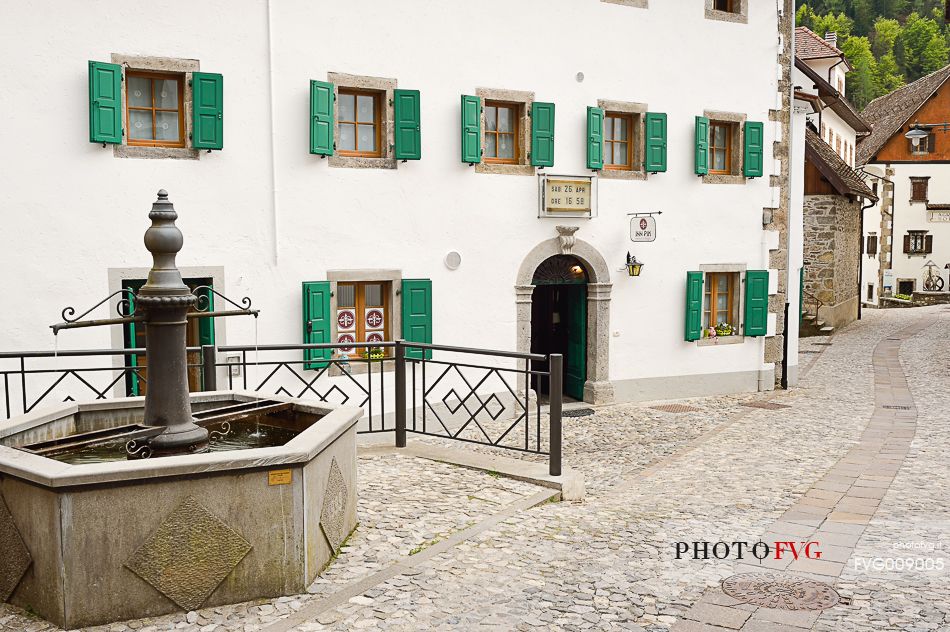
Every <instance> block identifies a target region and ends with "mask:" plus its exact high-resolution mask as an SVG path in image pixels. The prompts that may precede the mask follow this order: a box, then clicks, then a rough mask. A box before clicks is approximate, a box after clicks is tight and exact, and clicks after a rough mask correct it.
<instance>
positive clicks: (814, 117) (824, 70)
mask: <svg viewBox="0 0 950 632" xmlns="http://www.w3.org/2000/svg"><path fill="white" fill-rule="evenodd" d="M806 63H808V65H809V66H810V67H811V68H813V69H814V70H815V71H816V72H817V73H818V74H819V75H820V76H822V77H824V78H826V79H827V77H828V68H829V67H830V66H831V64H830V63H823V60H812V61H809V62H806ZM843 67H844V66H843V65H842V66H838V67H837V68H835V70H834V71H833V75H834V74H835V73H837V72H839V69H840V68H843ZM841 72H843V71H841ZM792 77H793V82H794V84H795V85H796V86H799V87H800V88H801V89H802V91H803V92H807V93H809V94H818V90H816V89H815V84H814V83H812V80H811V79H809V78H808V77H807V76H805V73H803V72H802V71H800V70H798V69H797V68H794V67H793V68H792ZM833 85H837V84H833ZM808 120H809V121H811V122H812V124H814V126H815V129H817V130H818V131H819V134H820V133H821V126H822V125H824V126H825V135H824V136H823V137H822V138H823V139H824V140H825V142H827V141H828V130H831V131H833V132H834V134H835V137H838V136H840V137H841V139H842V140H841V143H842V145H841V151H839V152H838V155H839V156H841V158H842V159H843V160H845V162H848V163H849V164H850V165H851V166H852V167H853V166H854V147H855V145H856V144H857V143H856V141H857V135H856V133H855V131H854V129H853V128H852V127H851V126H850V125H848V123H846V122H845V121H844V119H842V118H841V117H840V116H838V115H837V114H836V113H835V111H834V110H832V109H831V108H830V107H826V108H825V109H824V110H822V112H821V114H820V115H819V114H818V113H817V112H814V113H811V114H809V115H808ZM845 141H847V143H848V144H849V145H850V146H851V147H852V152H851V154H850V155H849V156H846V155H845V151H844V143H845ZM830 145H831V147H832V148H836V144H835V143H834V141H832V143H830Z"/></svg>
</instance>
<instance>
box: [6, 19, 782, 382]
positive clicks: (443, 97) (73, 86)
mask: <svg viewBox="0 0 950 632" xmlns="http://www.w3.org/2000/svg"><path fill="white" fill-rule="evenodd" d="M749 4H750V7H749V20H748V24H746V25H743V24H733V23H726V22H720V21H711V20H707V19H705V18H704V3H703V2H702V0H690V1H689V2H686V1H685V0H684V1H683V2H677V3H662V2H654V3H651V6H650V8H649V9H646V10H644V9H634V8H630V7H626V6H621V5H616V4H609V3H602V2H597V1H594V0H590V1H588V2H576V1H575V0H546V1H543V2H542V1H541V0H531V1H526V2H520V3H510V2H504V1H502V0H485V1H484V2H483V3H481V5H480V7H479V8H478V10H474V11H473V10H472V9H471V7H467V6H466V7H462V6H457V5H455V4H454V3H448V2H431V1H423V0H411V1H410V0H406V1H404V2H402V3H399V4H398V5H397V4H395V3H393V4H388V3H387V4H378V3H372V4H370V3H359V2H357V3H350V4H343V5H340V4H335V5H333V7H332V11H331V10H329V8H328V5H325V4H322V3H314V2H307V1H304V0H282V1H281V2H272V3H271V4H270V7H268V4H267V3H265V2H263V1H250V0H241V1H239V2H235V1H226V0H213V1H207V2H201V3H190V2H184V1H178V0H169V1H166V2H163V3H160V5H161V6H152V7H151V8H150V10H149V11H148V20H147V23H145V22H143V14H142V9H141V7H137V6H133V5H130V4H128V3H122V2H119V1H118V0H108V1H105V0H100V1H96V2H86V3H82V4H81V5H79V4H76V5H71V4H63V3H54V2H52V1H46V2H30V3H14V4H10V5H9V6H7V7H5V11H4V13H5V17H4V20H3V26H2V27H0V28H2V30H3V33H2V34H3V37H0V52H2V53H3V56H4V58H5V59H7V60H19V61H22V62H23V63H25V64H28V65H29V66H30V67H31V68H34V69H42V71H41V72H40V71H36V72H23V71H22V68H23V64H14V63H9V64H5V65H4V67H3V69H2V70H0V73H3V75H4V78H5V79H6V82H7V85H10V86H16V90H8V91H4V92H3V93H0V110H2V111H3V112H4V113H6V118H7V119H8V120H11V121H17V122H18V124H17V125H6V126H3V127H2V129H0V142H2V144H3V146H4V147H6V148H7V150H8V152H10V153H9V154H8V155H10V156H11V159H8V160H7V161H6V164H5V176H6V177H5V181H6V184H5V185H4V187H3V188H2V189H0V208H2V209H3V212H4V217H5V218H7V223H6V230H4V231H2V233H0V264H2V267H0V269H3V270H5V271H6V272H5V273H4V276H3V278H2V280H0V285H2V290H3V292H4V294H5V295H6V296H10V297H14V296H15V297H17V299H16V301H15V303H14V302H11V307H13V308H12V309H6V310H3V312H2V313H0V349H37V348H51V347H52V339H51V336H50V335H49V330H48V328H47V325H48V324H50V323H53V322H57V321H59V320H60V318H59V312H60V309H61V308H62V307H63V306H64V305H67V304H74V305H77V307H82V306H88V305H91V304H93V303H94V302H95V301H96V300H98V299H99V298H100V297H103V296H105V295H106V294H107V293H108V290H109V285H108V281H109V279H108V273H107V270H108V269H109V268H125V267H137V266H147V265H149V264H150V260H149V257H148V254H147V252H146V251H145V250H144V247H143V245H142V234H143V232H144V230H145V229H146V227H147V226H148V220H147V212H148V210H149V207H150V204H151V202H152V201H153V200H154V198H155V192H156V191H157V190H158V189H159V188H162V187H164V188H166V189H168V190H169V192H170V196H171V200H172V201H173V202H174V203H175V206H176V209H177V210H178V212H179V215H180V219H179V222H178V224H179V226H180V227H181V229H182V231H183V232H184V235H185V247H184V250H183V251H182V252H181V254H180V256H179V258H178V263H179V265H181V266H195V267H206V266H221V267H223V268H224V271H225V273H224V278H225V279H226V286H225V287H223V288H219V289H221V290H222V291H224V292H225V293H226V294H228V295H230V296H236V297H239V296H244V295H250V296H251V297H252V298H253V299H254V303H255V306H256V307H259V308H260V309H261V310H262V312H261V317H260V319H259V338H260V341H261V342H262V343H263V342H299V341H300V340H301V333H300V332H301V306H300V293H301V291H300V284H301V282H302V281H311V280H322V279H325V278H326V271H327V269H345V268H395V269H401V270H402V273H403V277H410V278H411V277H428V278H431V279H432V280H433V285H434V339H435V341H436V342H438V343H444V344H462V345H466V346H483V347H489V348H501V349H513V348H514V347H515V337H516V332H515V327H514V323H515V295H514V290H513V285H514V283H515V273H516V271H517V269H518V266H519V264H520V263H521V261H522V259H523V257H524V256H525V254H526V253H527V252H528V251H529V250H530V249H531V248H532V247H533V246H534V245H535V244H537V243H538V242H540V241H543V240H545V239H549V238H551V237H553V236H555V230H554V226H555V225H556V224H558V223H569V224H578V225H579V226H580V230H579V232H578V233H577V236H578V237H579V238H580V239H584V240H586V241H588V242H590V243H592V244H593V245H594V246H596V247H597V248H598V249H599V250H600V252H601V253H602V254H603V256H604V257H605V258H606V260H607V261H608V263H609V264H610V266H611V269H612V279H611V280H612V281H613V283H614V288H613V294H612V302H611V330H612V336H611V338H610V340H611V349H610V354H611V356H610V358H611V359H610V373H611V378H612V379H614V380H622V379H631V378H641V377H659V376H667V375H688V374H712V373H723V372H739V371H756V370H758V369H759V368H760V365H761V363H762V341H761V340H747V341H746V342H745V343H744V344H737V345H727V346H720V347H698V346H697V345H696V344H695V343H687V342H684V341H683V329H684V302H685V300H684V295H685V277H686V271H687V270H697V269H699V266H700V265H701V264H713V263H736V264H745V265H746V266H747V267H748V268H749V269H757V268H758V269H765V268H767V267H768V252H767V250H766V249H763V247H762V243H763V233H762V223H761V221H762V209H763V207H769V206H773V205H774V204H775V198H776V196H777V191H778V189H774V190H773V189H772V188H771V187H770V186H769V177H768V176H769V173H766V174H765V176H764V177H762V178H758V179H754V180H750V181H748V182H747V183H745V184H744V185H710V184H703V183H702V181H701V179H700V178H697V177H696V176H695V175H693V117H694V116H696V115H698V114H702V112H703V110H722V111H731V112H739V113H744V114H746V115H747V116H748V119H749V120H754V121H763V122H766V123H768V121H769V109H770V108H773V107H775V102H776V86H777V69H776V56H777V53H778V48H777V46H778V44H777V42H778V38H777V36H776V35H777V34H776V14H775V6H774V4H770V3H759V2H753V3H749ZM686 5H689V6H688V7H687V6H686ZM182 15H187V19H182ZM499 15H504V16H505V20H498V19H497V16H499ZM52 16H55V19H51V18H52ZM539 16H547V17H546V18H543V19H542V20H541V22H540V24H539ZM357 22H359V27H358V28H357V27H356V26H355V24H356V23H357ZM105 24H107V25H108V26H107V27H105V26H104V25H105ZM268 25H269V26H270V30H271V35H270V37H268ZM579 25H585V26H584V28H581V27H580V26H579ZM674 28H675V31H676V32H677V33H678V37H677V42H679V44H677V45H675V46H674V45H671V42H670V40H669V33H670V32H671V31H672V30H674ZM355 31H359V32H360V33H364V34H371V35H372V36H371V37H363V38H360V39H359V45H355V44H354V40H353V36H354V32H355ZM592 32H596V37H594V38H593V39H591V36H590V34H591V33H592ZM709 41H717V42H719V43H720V44H719V45H718V49H717V50H718V55H719V57H718V59H717V63H716V64H711V65H708V66H703V65H701V64H698V63H697V60H698V59H701V57H702V54H703V53H702V50H703V48H702V46H703V45H702V44H701V43H702V42H709ZM269 42H270V43H271V44H272V46H271V47H270V50H269V46H268V44H269ZM691 42H693V43H697V44H696V47H693V46H690V45H689V43H691ZM654 49H656V50H662V51H663V56H662V63H654V62H655V61H656V60H655V59H652V58H650V57H649V56H646V55H645V53H644V52H645V51H647V50H654ZM112 53H123V54H139V55H162V56H168V57H183V58H194V59H198V60H200V64H201V69H202V70H204V71H210V72H220V73H222V74H223V75H224V95H225V105H224V124H225V125H224V129H225V142H224V150H223V151H220V152H213V153H211V154H207V153H203V154H201V159H200V160H198V161H187V160H135V159H118V158H114V157H113V154H112V149H111V147H110V148H105V149H104V148H102V147H101V146H99V145H96V144H92V143H89V142H88V140H87V139H88V99H87V69H86V62H87V60H101V61H108V60H109V58H110V54H112ZM331 71H332V72H344V73H352V74H361V75H371V76H378V77H392V78H396V79H397V80H398V85H399V87H402V88H415V89H419V90H421V92H422V139H423V140H422V143H423V159H422V160H421V161H418V162H410V163H406V164H400V165H399V168H398V169H396V170H377V169H342V168H330V167H329V166H328V164H327V163H328V161H327V160H321V159H320V158H319V157H317V156H312V155H310V154H309V153H308V118H309V106H308V83H309V80H310V79H321V80H325V79H326V78H327V73H328V72H331ZM578 72H583V73H584V74H585V79H584V81H583V82H582V83H579V82H578V81H577V80H576V79H575V75H576V74H577V73H578ZM737 77H745V78H747V79H748V80H747V81H745V82H744V83H743V84H742V86H741V89H737V85H736V78H737ZM478 87H489V88H510V89H517V90H531V91H534V92H535V95H536V99H537V100H541V101H553V102H555V103H556V106H557V126H556V148H555V152H556V153H555V159H556V162H555V167H554V168H553V169H550V170H549V171H551V172H553V173H574V174H586V173H589V172H588V171H587V170H586V169H585V110H586V106H588V105H594V104H596V102H597V99H615V100H625V101H636V102H643V103H647V104H648V105H649V109H650V110H651V111H660V112H666V113H668V115H669V171H668V172H667V173H664V174H658V175H655V176H650V178H649V179H648V180H647V181H642V182H641V181H617V180H606V179H605V180H602V181H601V182H600V185H599V215H598V217H597V218H595V219H592V220H568V221H565V220H561V221H558V220H554V219H538V218H537V217H536V215H537V188H538V186H537V179H536V178H535V177H523V176H508V175H485V174H476V173H475V171H474V169H473V168H470V167H468V166H467V165H465V164H462V163H461V162H459V95H460V94H463V93H464V94H474V93H475V90H476V88H478ZM271 89H272V90H273V91H272V92H271ZM24 95H28V96H27V97H26V98H25V96H24ZM272 104H273V111H272V109H271V108H272ZM774 129H775V127H774V126H773V125H772V124H766V126H765V134H766V138H765V147H766V160H765V165H766V168H767V169H768V168H769V166H770V165H774V164H775V162H774V161H773V160H772V159H771V148H772V142H773V140H774V138H773V133H774ZM13 153H16V158H15V159H12V154H13ZM272 173H273V174H274V177H273V178H272ZM644 211H663V215H662V216H661V217H660V218H659V220H658V235H659V237H658V239H657V241H656V242H654V243H651V244H639V245H633V244H631V243H630V240H629V237H628V235H629V228H628V218H627V213H630V212H644ZM449 250H458V251H460V252H461V253H462V265H461V267H460V268H459V269H458V270H457V271H454V272H451V271H449V270H447V269H446V268H445V267H444V265H443V264H442V259H443V257H444V255H445V253H446V252H447V251H449ZM628 250H630V251H632V252H633V253H635V254H636V255H637V257H638V258H639V259H641V260H642V261H645V262H646V264H647V265H646V267H645V268H644V273H643V276H641V277H639V278H636V279H631V278H628V277H627V276H626V275H625V273H622V272H619V271H617V269H618V268H619V267H620V266H621V265H622V264H623V261H624V257H625V254H626V252H627V251H628ZM796 279H797V277H796ZM773 283H774V281H773ZM796 296H797V295H796ZM99 315H100V317H102V316H104V315H105V314H104V313H99ZM62 336H63V338H64V340H63V341H62V342H61V346H63V347H71V348H93V347H100V348H104V347H108V346H110V345H111V343H112V338H111V336H110V333H109V332H108V330H107V329H101V328H100V329H86V330H77V331H71V332H66V333H64V334H62ZM222 338H223V337H219V339H218V343H219V344H224V343H230V344H239V343H253V341H254V323H253V321H252V319H232V320H231V321H229V322H228V327H227V339H226V340H224V339H222ZM790 355H791V357H792V358H795V357H797V353H796V351H795V350H794V349H791V350H790Z"/></svg>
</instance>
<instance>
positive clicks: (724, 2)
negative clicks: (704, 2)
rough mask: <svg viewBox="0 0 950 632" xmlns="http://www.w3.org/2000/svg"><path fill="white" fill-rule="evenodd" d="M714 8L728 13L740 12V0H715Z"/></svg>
mask: <svg viewBox="0 0 950 632" xmlns="http://www.w3.org/2000/svg"><path fill="white" fill-rule="evenodd" d="M713 9H715V10H716V11H725V12H727V13H738V12H739V0H713Z"/></svg>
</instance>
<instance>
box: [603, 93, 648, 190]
mask: <svg viewBox="0 0 950 632" xmlns="http://www.w3.org/2000/svg"><path fill="white" fill-rule="evenodd" d="M597 107H599V108H601V109H602V110H603V111H604V114H605V115H606V114H607V113H609V112H619V113H621V114H631V115H633V121H634V130H633V131H634V138H633V160H632V164H631V165H630V166H631V167H632V168H631V169H606V168H605V169H601V170H599V171H598V172H597V175H598V176H599V177H601V178H604V179H607V180H646V179H647V178H648V177H649V176H648V174H647V172H646V171H645V170H644V162H643V161H644V151H645V142H646V140H645V139H646V114H647V111H648V105H647V104H646V103H635V102H632V101H613V100H611V99H597Z"/></svg>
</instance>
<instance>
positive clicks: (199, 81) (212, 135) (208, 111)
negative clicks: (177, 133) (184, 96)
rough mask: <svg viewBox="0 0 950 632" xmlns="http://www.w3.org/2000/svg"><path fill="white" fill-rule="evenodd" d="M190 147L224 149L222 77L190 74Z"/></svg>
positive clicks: (213, 74)
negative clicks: (191, 122)
mask: <svg viewBox="0 0 950 632" xmlns="http://www.w3.org/2000/svg"><path fill="white" fill-rule="evenodd" d="M191 95H192V106H193V107H192V112H191V113H192V119H193V124H192V127H191V136H192V140H191V146H192V147H194V148H195V149H221V148H222V147H224V77H222V76H221V75H219V74H217V73H213V72H195V73H192V74H191Z"/></svg>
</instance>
